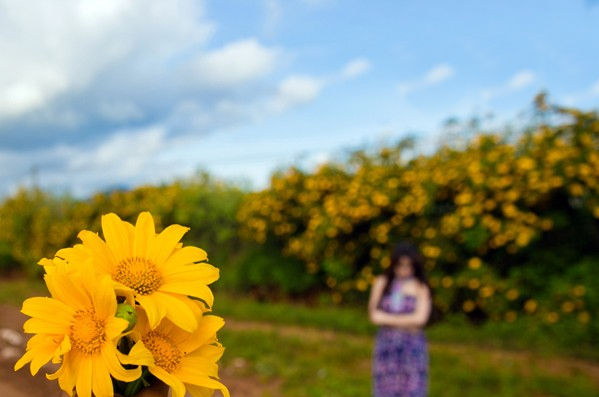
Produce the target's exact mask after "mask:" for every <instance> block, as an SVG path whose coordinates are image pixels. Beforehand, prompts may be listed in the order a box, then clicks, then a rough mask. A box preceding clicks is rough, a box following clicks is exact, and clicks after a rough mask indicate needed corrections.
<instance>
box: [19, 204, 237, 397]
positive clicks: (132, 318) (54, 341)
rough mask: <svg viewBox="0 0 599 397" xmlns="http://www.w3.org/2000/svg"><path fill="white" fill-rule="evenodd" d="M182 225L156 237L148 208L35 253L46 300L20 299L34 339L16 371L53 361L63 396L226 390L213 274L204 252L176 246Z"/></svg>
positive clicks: (196, 394)
mask: <svg viewBox="0 0 599 397" xmlns="http://www.w3.org/2000/svg"><path fill="white" fill-rule="evenodd" d="M188 230H189V229H188V228H186V227H183V226H180V225H171V226H169V227H167V228H166V229H164V230H163V231H162V232H161V233H160V234H156V232H155V227H154V220H153V218H152V215H151V214H150V213H148V212H143V213H141V214H140V215H139V217H138V218H137V222H136V224H135V225H132V224H131V223H129V222H125V221H122V220H121V219H120V218H119V217H118V216H117V215H116V214H108V215H104V216H102V232H103V236H104V239H102V238H101V237H100V236H99V235H98V234H96V233H93V232H90V231H87V230H84V231H81V232H80V233H79V236H78V237H79V239H80V240H81V242H82V243H81V244H78V245H75V246H74V247H70V248H64V249H61V250H59V251H58V252H57V253H56V255H55V257H54V258H53V259H42V260H41V261H40V262H39V263H40V265H43V266H44V269H45V275H44V280H45V282H46V285H47V287H48V290H49V292H50V295H51V297H34V298H29V299H27V300H26V301H25V302H24V303H23V308H22V312H23V313H24V314H26V315H28V316H30V317H31V318H30V319H28V320H27V321H26V322H25V324H24V326H23V328H24V331H25V332H26V333H29V334H33V336H32V337H31V338H30V339H29V341H28V343H27V350H26V352H25V354H24V355H23V357H21V359H20V360H19V361H18V362H17V363H16V364H15V370H18V369H20V368H22V367H23V366H24V365H25V364H27V363H30V369H31V373H32V375H35V374H36V373H37V372H38V371H39V370H40V368H41V367H42V366H44V365H45V364H47V363H48V362H50V361H51V362H52V363H54V364H57V366H58V370H57V371H56V372H54V373H52V374H48V375H46V376H47V377H48V379H51V380H54V379H58V384H59V386H60V388H61V389H62V390H64V391H65V392H66V393H67V394H68V395H70V396H73V395H76V396H78V397H91V396H92V395H93V396H95V397H108V396H114V395H115V394H117V395H122V396H125V397H131V396H133V395H135V394H137V393H138V392H140V391H141V390H143V389H144V388H146V387H149V386H151V385H152V384H156V383H162V384H165V385H166V386H168V387H170V389H171V390H172V396H173V397H184V396H185V394H186V393H189V394H190V395H191V396H192V397H206V396H210V395H212V394H213V392H214V391H215V390H220V391H221V393H222V394H223V395H224V396H225V397H228V396H229V392H228V390H227V388H226V387H225V386H224V385H223V384H222V383H220V381H219V380H218V365H217V361H218V360H219V358H220V357H221V356H222V354H223V351H224V349H223V347H222V345H221V344H220V343H219V342H218V340H217V337H216V332H217V331H218V330H219V329H220V328H221V327H222V326H223V325H224V321H223V319H222V318H220V317H216V316H213V315H207V314H206V313H207V312H208V311H210V308H211V307H212V304H213V301H214V296H213V294H212V292H211V290H210V288H209V287H208V285H209V284H210V283H212V282H214V281H216V280H217V279H218V277H219V272H218V269H217V268H215V267H213V266H212V265H209V264H208V263H207V262H206V261H207V255H206V252H205V251H204V250H202V249H200V248H197V247H193V246H185V247H184V246H183V245H182V244H181V243H180V240H181V238H182V237H183V235H184V234H185V233H186V232H187V231H188Z"/></svg>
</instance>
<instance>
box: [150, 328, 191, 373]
mask: <svg viewBox="0 0 599 397" xmlns="http://www.w3.org/2000/svg"><path fill="white" fill-rule="evenodd" d="M142 341H143V343H144V345H145V346H146V347H147V348H148V350H149V351H150V352H151V353H152V356H153V357H154V362H155V363H156V365H157V366H159V367H160V368H162V369H164V370H165V371H166V372H168V373H173V372H174V371H175V370H176V369H177V368H178V367H179V363H181V359H182V358H183V354H182V353H181V350H179V348H178V347H177V345H176V344H175V343H174V342H173V341H172V339H171V338H169V337H168V336H166V335H164V334H163V333H162V332H159V331H150V332H148V334H147V335H146V336H144V337H143V338H142Z"/></svg>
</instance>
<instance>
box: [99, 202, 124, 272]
mask: <svg viewBox="0 0 599 397" xmlns="http://www.w3.org/2000/svg"><path fill="white" fill-rule="evenodd" d="M124 223H125V222H123V221H122V220H121V218H119V217H118V216H117V215H116V214H112V213H111V214H107V215H102V232H103V233H104V240H106V244H108V247H110V249H111V250H112V252H113V254H114V259H115V260H116V262H117V263H118V262H120V261H122V260H123V259H125V258H128V257H130V256H131V245H130V242H129V232H128V230H127V227H126V226H125V225H124Z"/></svg>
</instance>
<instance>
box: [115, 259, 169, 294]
mask: <svg viewBox="0 0 599 397" xmlns="http://www.w3.org/2000/svg"><path fill="white" fill-rule="evenodd" d="M112 278H113V279H114V280H115V281H117V282H119V283H121V284H124V285H126V286H127V287H129V288H131V289H133V290H135V291H136V292H137V293H138V294H140V295H150V294H151V293H152V292H154V291H156V290H157V289H158V288H159V287H160V286H161V285H162V277H161V275H160V273H159V272H158V270H157V269H156V265H155V264H154V263H153V262H152V261H150V260H149V259H147V258H139V257H133V258H126V259H123V260H122V261H121V262H120V263H119V264H118V266H117V268H116V271H115V272H114V274H113V275H112Z"/></svg>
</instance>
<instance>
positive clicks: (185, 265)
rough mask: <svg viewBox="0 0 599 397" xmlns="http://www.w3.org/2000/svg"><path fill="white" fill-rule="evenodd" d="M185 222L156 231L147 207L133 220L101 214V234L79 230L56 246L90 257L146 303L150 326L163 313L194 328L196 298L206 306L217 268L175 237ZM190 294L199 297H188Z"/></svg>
mask: <svg viewBox="0 0 599 397" xmlns="http://www.w3.org/2000/svg"><path fill="white" fill-rule="evenodd" d="M188 230H189V228H187V227H183V226H180V225H171V226H169V227H167V228H166V229H164V230H163V231H162V233H160V234H158V235H157V234H156V231H155V227H154V220H153V219H152V215H150V213H149V212H142V213H140V214H139V216H138V218H137V222H136V224H135V226H133V225H132V224H131V223H129V222H125V221H122V220H121V219H120V218H119V217H118V216H117V215H116V214H112V213H111V214H107V215H103V216H102V232H103V235H104V239H105V240H102V239H101V238H100V236H99V235H98V234H96V233H92V232H90V231H87V230H83V231H82V232H80V233H79V238H80V239H81V241H82V244H80V245H78V246H75V247H73V248H66V249H62V250H60V251H58V253H57V254H56V255H57V256H59V257H62V258H64V259H66V260H67V261H69V262H81V261H84V260H85V259H86V258H88V257H89V256H91V257H92V259H93V263H94V267H95V269H96V272H98V273H100V274H108V275H110V276H111V278H112V280H113V282H114V288H115V289H116V290H117V293H119V294H121V293H122V294H124V295H125V296H128V297H130V298H131V299H132V300H134V301H135V302H137V303H138V304H139V305H140V306H142V307H143V308H144V310H145V311H146V313H147V315H148V319H149V323H150V325H151V327H153V328H154V327H156V326H157V325H158V323H159V322H160V321H161V320H162V319H163V318H164V317H166V318H168V319H170V320H171V321H172V322H174V323H175V324H177V325H178V326H179V327H181V328H183V329H184V330H186V331H189V332H192V331H194V330H195V329H196V328H197V321H196V320H195V316H194V314H193V313H194V307H195V306H197V302H198V300H199V301H201V302H203V303H204V307H205V310H209V308H210V307H211V306H212V303H213V301H214V296H213V294H212V291H210V288H208V284H210V283H212V282H214V281H216V280H217V279H218V277H219V271H218V269H217V268H215V267H214V266H212V265H209V264H207V263H199V262H204V261H206V260H207V255H206V252H205V251H204V250H202V249H200V248H197V247H193V246H186V247H183V246H182V244H181V243H180V242H179V241H180V240H181V238H182V237H183V235H184V234H185V233H187V231H188ZM189 297H192V298H196V299H197V300H192V299H189Z"/></svg>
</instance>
